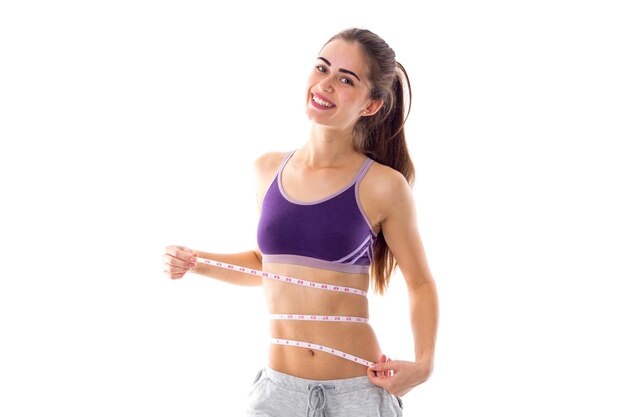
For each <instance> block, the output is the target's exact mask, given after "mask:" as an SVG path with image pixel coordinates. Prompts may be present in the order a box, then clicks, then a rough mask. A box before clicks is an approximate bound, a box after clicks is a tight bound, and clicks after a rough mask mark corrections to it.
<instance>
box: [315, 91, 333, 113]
mask: <svg viewBox="0 0 626 417" xmlns="http://www.w3.org/2000/svg"><path fill="white" fill-rule="evenodd" d="M311 104H313V106H314V107H315V108H318V109H322V110H328V109H332V108H333V107H336V105H335V103H333V102H332V101H330V100H329V99H328V98H327V97H324V96H322V95H321V94H318V93H313V94H311Z"/></svg>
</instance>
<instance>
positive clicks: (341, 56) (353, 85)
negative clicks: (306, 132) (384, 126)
mask: <svg viewBox="0 0 626 417" xmlns="http://www.w3.org/2000/svg"><path fill="white" fill-rule="evenodd" d="M312 67H313V68H312V69H311V74H310V76H309V79H308V83H307V104H306V113H307V116H308V117H309V119H310V120H311V121H313V122H314V123H317V124H321V125H325V126H328V127H334V128H338V129H352V127H353V126H354V124H355V123H356V122H357V120H358V119H359V118H360V117H367V116H368V115H371V114H373V113H375V112H376V111H377V110H378V108H379V107H380V105H379V104H382V103H378V101H374V100H370V99H369V91H370V85H369V80H368V79H367V76H368V70H367V63H366V61H365V56H364V55H363V52H362V51H361V47H360V46H359V45H358V44H357V43H348V42H346V41H344V40H340V39H336V40H333V41H331V42H329V43H328V44H327V45H326V46H324V48H323V49H322V50H321V51H320V55H319V57H318V58H317V59H316V60H315V62H314V64H313V65H312ZM364 112H366V114H364Z"/></svg>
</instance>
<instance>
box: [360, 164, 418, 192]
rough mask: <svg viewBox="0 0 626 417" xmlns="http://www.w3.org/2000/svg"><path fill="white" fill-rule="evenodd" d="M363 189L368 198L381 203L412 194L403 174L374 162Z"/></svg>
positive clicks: (364, 178) (364, 179) (366, 176)
mask: <svg viewBox="0 0 626 417" xmlns="http://www.w3.org/2000/svg"><path fill="white" fill-rule="evenodd" d="M361 186H362V187H364V188H365V189H366V190H365V191H366V193H367V195H368V196H371V197H373V198H375V199H377V200H380V201H392V200H395V199H397V198H398V197H399V196H401V195H404V194H406V193H407V192H408V193H409V194H410V193H411V188H410V187H409V184H408V183H407V181H406V178H404V175H402V173H400V172H398V171H396V170H395V169H393V168H391V167H388V166H387V165H383V164H380V163H378V162H374V163H373V164H372V166H371V167H370V169H369V170H368V172H367V174H366V175H365V177H363V182H362V185H361Z"/></svg>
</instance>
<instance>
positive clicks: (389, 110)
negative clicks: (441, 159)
mask: <svg viewBox="0 0 626 417" xmlns="http://www.w3.org/2000/svg"><path fill="white" fill-rule="evenodd" d="M335 39H341V40H344V41H346V42H356V43H358V44H359V45H360V46H361V49H362V51H363V53H364V54H365V58H366V62H367V64H368V68H369V77H368V79H369V81H370V84H371V90H370V99H372V100H379V99H382V100H383V106H382V108H381V109H380V110H379V111H378V112H377V113H376V114H374V115H372V116H369V117H361V118H360V119H359V120H358V121H357V123H356V125H355V126H354V134H353V142H354V147H355V149H357V150H358V151H360V152H362V153H364V154H365V155H367V156H369V157H370V158H372V159H373V160H374V161H376V162H378V163H381V164H383V165H387V166H389V167H391V168H393V169H395V170H396V171H399V172H400V173H402V175H404V178H406V181H407V183H408V184H409V186H411V187H412V186H413V182H414V181H415V168H414V167H413V161H411V157H410V155H409V151H408V148H407V145H406V139H405V136H404V122H405V121H406V117H408V115H409V112H410V111H411V99H412V93H411V83H410V82H409V76H408V74H407V72H406V70H405V69H404V67H403V66H402V65H401V64H400V63H399V62H397V61H396V54H395V52H394V51H393V49H391V48H390V47H389V45H388V44H387V42H385V41H384V40H383V39H382V38H380V37H379V36H378V35H376V34H374V33H372V32H371V31H369V30H367V29H358V28H352V29H346V30H344V31H342V32H340V33H338V34H336V35H335V36H333V37H332V38H330V39H329V40H328V42H331V41H333V40H335ZM328 42H326V43H328ZM403 79H404V81H406V87H407V90H408V92H409V107H408V111H407V114H406V116H405V115H404V81H403ZM397 265H398V264H397V262H396V260H395V258H394V257H393V254H392V253H391V251H390V250H389V247H388V246H387V242H386V241H385V236H384V234H383V232H382V230H381V232H380V233H379V234H378V237H377V239H376V244H375V245H374V259H373V262H372V267H371V280H372V282H373V284H374V290H375V292H377V293H379V294H383V293H384V292H385V290H386V289H387V287H388V285H389V279H390V278H391V274H392V272H393V271H394V269H395V268H396V266H397Z"/></svg>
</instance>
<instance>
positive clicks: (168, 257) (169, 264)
mask: <svg viewBox="0 0 626 417" xmlns="http://www.w3.org/2000/svg"><path fill="white" fill-rule="evenodd" d="M197 256H198V255H197V254H196V253H195V252H194V251H193V250H192V249H189V248H187V247H185V246H176V245H170V246H168V247H166V248H165V253H164V254H163V261H164V262H165V271H164V272H165V275H167V276H168V277H170V278H171V279H179V278H182V277H183V276H184V275H185V274H186V273H187V272H189V271H191V272H194V269H195V267H196V257H197Z"/></svg>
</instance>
